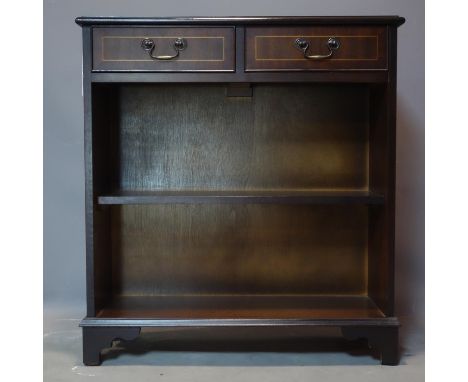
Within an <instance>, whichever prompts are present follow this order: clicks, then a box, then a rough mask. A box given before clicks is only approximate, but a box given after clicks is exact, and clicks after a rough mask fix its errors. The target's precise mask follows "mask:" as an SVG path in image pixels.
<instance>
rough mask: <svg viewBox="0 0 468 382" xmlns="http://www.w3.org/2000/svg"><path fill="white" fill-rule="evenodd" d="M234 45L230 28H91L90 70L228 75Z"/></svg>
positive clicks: (231, 67)
mask: <svg viewBox="0 0 468 382" xmlns="http://www.w3.org/2000/svg"><path fill="white" fill-rule="evenodd" d="M145 39H146V44H142V41H143V40H145ZM178 39H182V45H180V44H179V45H178V44H177V43H176V40H178ZM179 41H180V40H179ZM234 41H235V38H234V28H233V27H223V28H221V27H220V28H217V27H212V28H201V27H200V28H199V27H177V28H175V27H157V28H94V30H93V70H94V71H145V72H147V71H149V72H212V71H213V72H219V71H221V72H232V71H234V70H235V61H234V57H235V44H234ZM142 45H144V46H142ZM152 46H154V48H151V47H152ZM151 56H153V57H151ZM173 56H176V57H173ZM169 57H173V58H169Z"/></svg>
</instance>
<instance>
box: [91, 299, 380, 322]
mask: <svg viewBox="0 0 468 382" xmlns="http://www.w3.org/2000/svg"><path fill="white" fill-rule="evenodd" d="M98 317H99V318H152V319H265V318H269V319H311V320H313V319H343V318H347V319H366V318H383V317H384V316H383V314H382V312H381V311H380V310H379V309H378V308H377V307H376V306H375V304H374V303H373V302H372V300H370V299H369V298H368V297H366V296H326V297H325V296H307V295H306V296H294V295H289V296H281V295H279V296H254V295H247V296H246V295H244V296H157V297H115V298H114V299H113V300H112V302H110V304H109V305H108V306H106V307H104V308H103V309H102V310H101V311H100V312H99V313H98Z"/></svg>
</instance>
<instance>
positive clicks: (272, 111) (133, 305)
mask: <svg viewBox="0 0 468 382" xmlns="http://www.w3.org/2000/svg"><path fill="white" fill-rule="evenodd" d="M93 91H94V93H95V94H96V97H95V99H96V100H97V101H96V102H95V103H94V104H93V107H94V110H93V118H94V121H93V123H94V126H95V128H94V129H95V133H94V134H95V136H94V141H95V147H97V148H98V149H95V152H94V161H95V178H96V181H95V189H94V196H95V199H94V200H95V205H99V208H97V209H96V211H95V214H96V222H95V240H96V241H97V242H98V247H99V248H100V249H99V250H98V253H97V254H96V256H97V260H96V264H95V270H96V273H97V275H98V281H97V283H98V284H99V288H98V289H100V292H99V294H100V295H101V296H100V299H99V303H98V304H97V308H96V316H97V317H99V318H153V319H190V318H196V319H203V318H207V319H209V318H221V319H223V318H226V319H229V318H278V319H289V318H291V319H294V318H301V319H322V318H327V319H333V318H362V319H365V318H381V317H385V315H384V313H383V312H384V309H383V308H382V306H381V305H380V304H379V303H378V300H377V299H374V291H373V290H372V291H371V289H372V288H373V287H370V284H372V285H375V284H378V283H379V281H375V280H373V279H372V277H371V276H370V272H369V267H370V266H372V267H374V268H376V269H377V266H376V265H375V263H376V262H378V261H379V259H378V257H377V255H376V253H378V251H379V250H380V247H379V242H378V240H380V239H376V240H374V237H377V238H379V237H380V236H379V235H380V231H379V230H381V229H382V228H381V225H380V224H381V223H380V221H381V217H382V213H383V212H382V211H383V209H382V208H383V207H384V206H385V203H386V194H385V192H384V190H383V189H382V187H374V184H373V183H372V182H373V181H372V179H371V172H372V171H373V170H372V169H371V163H370V155H371V154H370V150H371V148H370V146H371V143H370V140H371V138H370V132H369V130H370V125H371V123H372V122H371V118H372V117H371V115H370V108H369V102H370V98H371V97H370V93H371V90H370V89H369V87H368V86H367V85H363V84H348V85H344V84H340V85H318V84H315V85H313V86H311V85H291V84H275V85H266V84H263V85H254V90H253V96H252V97H227V96H226V94H225V85H187V84H184V85H154V84H111V85H104V84H99V85H96V86H95V88H94V90H93ZM267 204H268V205H267ZM374 222H375V223H376V224H374ZM374 226H375V227H374ZM109 248H110V250H109ZM380 284H381V285H383V283H380Z"/></svg>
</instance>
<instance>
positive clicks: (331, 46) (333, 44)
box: [294, 37, 340, 60]
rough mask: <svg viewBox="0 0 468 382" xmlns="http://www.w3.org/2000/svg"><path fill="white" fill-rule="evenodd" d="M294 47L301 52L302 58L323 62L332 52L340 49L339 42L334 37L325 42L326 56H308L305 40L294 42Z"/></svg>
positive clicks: (299, 39) (307, 43) (300, 38)
mask: <svg viewBox="0 0 468 382" xmlns="http://www.w3.org/2000/svg"><path fill="white" fill-rule="evenodd" d="M294 45H295V46H296V48H298V49H299V50H301V51H302V53H303V54H304V58H307V59H309V60H323V59H325V58H330V57H332V56H333V52H334V51H335V50H337V49H338V48H339V47H340V40H338V39H337V38H335V37H330V38H329V39H328V41H327V48H328V51H329V52H328V54H316V55H308V54H307V50H308V49H309V41H307V40H306V39H305V38H302V37H299V38H297V39H296V41H294Z"/></svg>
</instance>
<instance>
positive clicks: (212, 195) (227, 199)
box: [98, 191, 384, 204]
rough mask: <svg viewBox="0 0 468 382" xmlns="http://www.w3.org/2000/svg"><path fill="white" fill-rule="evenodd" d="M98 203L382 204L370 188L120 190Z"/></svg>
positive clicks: (379, 196)
mask: <svg viewBox="0 0 468 382" xmlns="http://www.w3.org/2000/svg"><path fill="white" fill-rule="evenodd" d="M98 203H99V204H182V203H183V204H199V203H203V204H205V203H217V204H219V203H229V204H383V203H384V198H383V195H379V194H376V193H373V192H369V191H341V192H340V191H329V192H319V191H260V192H259V191H119V192H115V193H113V194H111V195H103V196H99V197H98Z"/></svg>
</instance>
